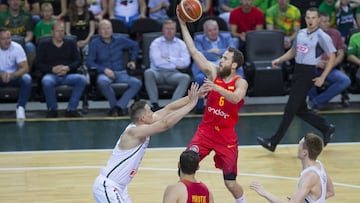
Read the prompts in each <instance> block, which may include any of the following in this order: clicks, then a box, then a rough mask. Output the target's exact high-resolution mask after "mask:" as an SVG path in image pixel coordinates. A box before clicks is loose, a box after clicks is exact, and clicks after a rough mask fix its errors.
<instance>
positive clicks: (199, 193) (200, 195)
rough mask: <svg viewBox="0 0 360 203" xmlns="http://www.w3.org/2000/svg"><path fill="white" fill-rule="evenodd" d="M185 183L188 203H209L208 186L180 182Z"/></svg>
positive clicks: (186, 181) (185, 181) (200, 183)
mask: <svg viewBox="0 0 360 203" xmlns="http://www.w3.org/2000/svg"><path fill="white" fill-rule="evenodd" d="M180 182H182V183H184V184H185V186H186V189H187V192H188V199H187V203H209V202H210V194H209V190H208V188H207V187H206V185H205V184H204V183H202V182H198V183H194V182H191V181H188V180H180Z"/></svg>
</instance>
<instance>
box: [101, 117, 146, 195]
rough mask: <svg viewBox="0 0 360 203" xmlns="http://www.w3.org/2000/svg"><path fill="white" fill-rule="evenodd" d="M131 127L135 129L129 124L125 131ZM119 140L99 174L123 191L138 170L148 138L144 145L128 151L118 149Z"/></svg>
mask: <svg viewBox="0 0 360 203" xmlns="http://www.w3.org/2000/svg"><path fill="white" fill-rule="evenodd" d="M132 127H135V125H134V124H129V125H128V126H127V127H126V129H125V131H126V130H128V129H129V128H132ZM125 131H124V132H125ZM120 140H121V136H120V138H119V140H118V142H117V143H116V145H115V148H114V150H113V152H112V154H111V156H110V159H109V160H108V162H107V164H106V166H105V167H104V168H102V169H101V171H100V174H101V175H102V176H104V177H106V178H108V179H110V180H112V181H113V182H115V183H116V184H117V186H118V187H119V188H120V189H123V188H125V187H126V185H127V184H129V183H130V182H131V180H132V179H133V177H134V176H135V174H136V172H137V170H138V169H139V166H140V163H141V160H142V158H143V157H144V154H145V151H146V148H147V146H148V145H149V141H150V137H147V138H146V140H145V142H144V143H142V144H140V145H138V146H136V147H134V148H132V149H129V150H121V149H120V148H119V147H118V144H119V142H120Z"/></svg>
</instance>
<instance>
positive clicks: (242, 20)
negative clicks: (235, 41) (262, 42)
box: [229, 0, 265, 49]
mask: <svg viewBox="0 0 360 203" xmlns="http://www.w3.org/2000/svg"><path fill="white" fill-rule="evenodd" d="M240 2H241V6H240V7H237V8H235V9H234V10H232V11H231V13H230V19H229V24H230V30H231V34H232V36H233V37H238V38H239V39H240V44H239V48H240V49H241V48H243V46H244V44H245V41H246V39H245V38H246V32H247V31H251V30H262V29H263V27H264V21H265V18H264V14H263V12H262V11H261V10H260V9H258V8H256V7H254V6H253V5H252V4H253V0H240Z"/></svg>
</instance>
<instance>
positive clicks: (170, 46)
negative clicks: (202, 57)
mask: <svg viewBox="0 0 360 203" xmlns="http://www.w3.org/2000/svg"><path fill="white" fill-rule="evenodd" d="M162 33H163V35H162V36H160V37H158V38H156V39H154V41H152V42H151V44H150V51H149V53H150V68H149V69H147V70H146V71H145V73H144V82H145V88H146V92H147V94H148V95H149V99H150V102H151V104H152V110H153V111H157V110H159V109H160V106H159V103H158V100H159V93H158V88H157V84H169V85H174V86H176V89H175V91H174V93H173V95H172V98H171V100H172V101H175V100H176V99H179V98H181V97H183V96H184V94H185V93H186V91H187V89H188V87H189V84H190V82H191V78H190V75H189V74H187V73H183V72H180V71H179V70H181V69H183V70H184V69H187V68H188V67H189V65H190V54H189V52H188V50H187V48H186V45H185V43H184V41H182V40H181V39H179V38H177V37H175V34H176V22H175V21H173V20H166V21H165V22H164V24H163V26H162Z"/></svg>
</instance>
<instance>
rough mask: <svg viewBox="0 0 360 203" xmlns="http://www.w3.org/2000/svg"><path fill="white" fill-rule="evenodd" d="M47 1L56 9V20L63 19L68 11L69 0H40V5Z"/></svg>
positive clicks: (54, 16)
mask: <svg viewBox="0 0 360 203" xmlns="http://www.w3.org/2000/svg"><path fill="white" fill-rule="evenodd" d="M45 2H49V3H51V5H52V7H53V9H54V15H53V18H54V19H55V20H63V18H64V17H65V16H66V13H67V8H68V0H40V5H41V4H43V3H45ZM69 2H70V1H69Z"/></svg>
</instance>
